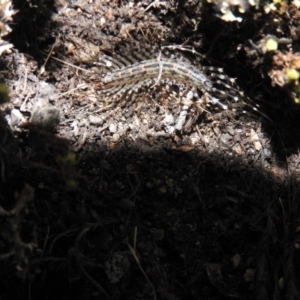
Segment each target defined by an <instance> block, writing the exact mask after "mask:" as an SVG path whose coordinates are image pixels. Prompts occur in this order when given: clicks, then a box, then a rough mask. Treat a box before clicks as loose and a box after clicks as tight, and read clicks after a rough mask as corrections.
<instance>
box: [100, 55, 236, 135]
mask: <svg viewBox="0 0 300 300" xmlns="http://www.w3.org/2000/svg"><path fill="white" fill-rule="evenodd" d="M138 58H141V56H138ZM102 60H103V61H104V62H105V65H106V67H108V68H114V69H113V70H112V71H110V72H108V73H107V74H106V75H105V76H103V78H102V88H101V89H102V93H104V94H105V95H106V96H110V97H111V98H112V99H116V98H118V97H124V95H126V96H125V97H127V98H128V97H129V96H130V95H131V94H132V93H137V92H138V91H139V89H140V88H141V87H142V86H147V87H148V88H150V90H151V88H154V87H155V86H156V85H158V84H165V85H166V86H171V85H177V86H179V87H180V92H179V96H180V97H182V98H183V101H182V105H181V112H180V114H179V115H178V116H177V122H176V125H175V129H177V130H181V129H182V127H183V126H184V124H185V122H186V117H187V113H188V110H189V109H190V107H192V106H194V107H195V106H197V105H198V106H199V107H203V106H209V105H210V103H211V104H213V105H218V106H220V107H221V108H222V109H227V105H225V104H223V103H222V102H221V101H220V100H219V99H218V98H216V97H215V96H214V95H219V96H220V97H221V98H224V99H225V98H232V99H233V100H235V101H237V100H238V98H239V97H238V96H239V95H240V94H241V93H240V92H238V91H237V90H236V89H235V88H234V87H233V84H234V80H233V79H231V78H229V77H228V76H226V75H224V74H223V73H222V69H220V68H215V67H201V68H197V67H195V66H193V65H192V64H191V63H190V62H188V61H186V60H183V59H173V58H165V57H161V55H159V56H158V57H157V58H152V59H144V60H141V61H137V60H136V59H135V58H134V57H133V56H132V55H131V56H128V58H126V59H125V58H124V57H122V56H119V55H118V56H117V57H116V59H115V58H114V59H113V58H111V57H108V56H103V57H102ZM224 90H226V92H225V91H224ZM199 91H200V92H201V94H202V95H201V97H200V95H199ZM195 104H196V105H195Z"/></svg>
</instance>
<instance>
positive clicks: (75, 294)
mask: <svg viewBox="0 0 300 300" xmlns="http://www.w3.org/2000/svg"><path fill="white" fill-rule="evenodd" d="M213 2H214V3H213V4H209V3H202V2H199V1H154V2H151V1H148V0H147V1H146V0H144V1H117V0H115V1H112V0H111V1H109V0H108V1H104V0H103V1H100V0H95V1H86V0H79V1H67V0H66V1H60V0H58V1H55V2H52V1H38V0H37V1H33V0H32V1H21V0H20V1H15V3H14V7H15V9H18V10H19V12H18V13H17V14H16V15H15V18H14V24H11V27H12V29H13V31H12V33H11V34H10V35H9V36H8V37H6V39H7V40H9V41H10V42H11V43H12V44H13V45H14V48H13V49H12V50H11V52H10V53H6V54H2V56H0V68H1V72H0V81H1V82H3V83H5V84H6V85H7V86H8V87H9V89H10V102H9V103H6V104H3V105H2V119H1V120H0V121H1V123H0V166H1V170H0V171H1V172H0V204H1V206H0V226H1V232H0V299H31V300H34V299H49V300H50V299H55V300H58V299H81V300H84V299H167V300H179V299H180V300H184V299H264V300H265V299H289V300H292V299H300V285H299V279H300V274H299V265H298V264H299V261H300V254H299V251H300V250H299V249H300V242H299V241H298V236H299V234H300V227H299V226H300V198H299V193H300V191H299V168H300V165H299V163H300V156H299V148H298V146H299V143H300V136H299V135H300V133H299V132H300V131H299V125H300V124H299V123H300V117H299V109H298V107H297V105H296V104H294V103H293V101H292V99H291V95H292V92H291V88H289V87H287V86H284V87H282V86H280V85H279V84H277V85H276V84H275V83H274V82H277V81H276V80H275V77H276V78H279V77H280V76H279V75H280V74H279V71H280V72H283V71H282V70H283V69H282V68H281V67H280V66H279V65H278V64H275V63H274V57H277V56H279V55H283V56H284V57H287V53H288V52H289V51H291V49H292V48H293V49H297V47H298V44H297V43H298V42H297V41H298V35H297V32H298V31H299V30H298V29H299V28H300V27H299V26H300V18H296V16H297V9H296V8H295V5H294V4H293V3H291V4H286V3H285V2H283V3H282V4H281V6H280V7H278V6H277V10H273V11H271V12H270V13H266V11H265V10H264V8H263V7H257V8H253V7H246V12H245V13H243V14H241V13H239V12H236V15H237V16H239V17H241V18H242V21H241V22H240V23H238V22H226V21H224V20H222V19H221V17H222V13H221V12H220V9H219V8H218V5H217V4H218V3H217V1H213ZM151 3H153V5H152V6H149V5H150V4H151ZM241 4H245V3H244V2H241ZM235 11H237V9H236V10H235ZM288 12H289V13H288ZM292 14H293V16H294V18H293V20H291V19H290V18H289V16H291V15H292ZM276 19H277V20H278V21H275V20H276ZM268 35H273V36H275V37H276V38H278V40H280V39H282V38H286V39H289V42H288V43H280V42H279V48H278V50H277V51H275V52H274V53H273V52H272V53H270V52H268V51H264V49H263V47H264V45H265V43H266V39H267V38H268ZM183 43H184V46H182V48H183V47H185V46H186V45H188V46H190V47H193V48H194V49H195V51H196V52H197V53H199V54H201V56H199V55H196V54H193V53H191V52H188V51H179V52H181V55H183V56H184V57H185V58H186V59H188V60H190V61H191V62H192V63H195V64H199V63H200V64H202V65H205V66H213V67H223V68H224V73H225V74H226V75H228V76H230V77H233V78H237V84H238V86H239V87H238V89H240V90H241V91H242V90H243V91H244V92H245V100H241V101H239V102H237V103H232V104H231V105H230V107H229V109H228V110H223V111H215V110H214V109H213V108H212V107H207V108H205V111H204V112H203V114H201V115H200V116H199V117H198V118H197V119H196V120H194V123H193V124H190V126H189V127H185V129H184V130H182V131H181V132H175V133H172V134H171V133H168V132H167V131H166V130H165V129H164V127H163V125H162V124H163V120H164V117H165V116H164V114H162V113H161V110H160V109H159V108H158V106H160V103H159V105H157V102H155V101H153V99H152V98H151V99H152V100H151V99H150V100H149V95H148V98H147V97H146V96H145V94H141V95H139V94H137V95H135V97H134V98H132V99H131V100H129V101H128V102H126V103H125V104H122V103H121V102H120V101H116V102H115V103H114V104H113V105H112V106H111V107H105V103H103V102H101V101H100V100H99V99H100V91H99V86H100V85H101V76H102V66H101V63H100V62H99V57H101V53H104V52H105V53H106V54H107V53H118V54H120V55H122V54H124V53H123V52H122V51H124V49H126V51H128V52H130V51H131V50H130V49H131V47H134V49H149V48H153V50H155V51H156V50H157V53H158V52H159V49H160V47H161V46H163V45H171V44H172V45H182V44H183ZM295 52H296V50H295ZM291 53H292V52H291ZM291 61H292V59H291ZM280 68H281V69H280ZM278 70H279V71H278ZM292 91H293V90H292ZM250 99H251V100H250ZM256 105H259V106H260V107H259V112H257V111H254V110H253V108H255V107H256ZM59 115H60V119H59Z"/></svg>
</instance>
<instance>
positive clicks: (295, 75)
mask: <svg viewBox="0 0 300 300" xmlns="http://www.w3.org/2000/svg"><path fill="white" fill-rule="evenodd" d="M299 76H300V74H299V72H298V71H297V70H296V69H293V68H291V69H289V70H288V71H287V72H286V79H287V81H288V82H294V81H297V80H298V79H299Z"/></svg>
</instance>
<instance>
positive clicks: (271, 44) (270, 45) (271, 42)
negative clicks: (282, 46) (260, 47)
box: [266, 38, 278, 52]
mask: <svg viewBox="0 0 300 300" xmlns="http://www.w3.org/2000/svg"><path fill="white" fill-rule="evenodd" d="M266 48H267V51H269V52H270V51H275V50H277V48H278V42H277V41H276V40H275V39H273V38H269V39H268V40H267V42H266Z"/></svg>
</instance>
